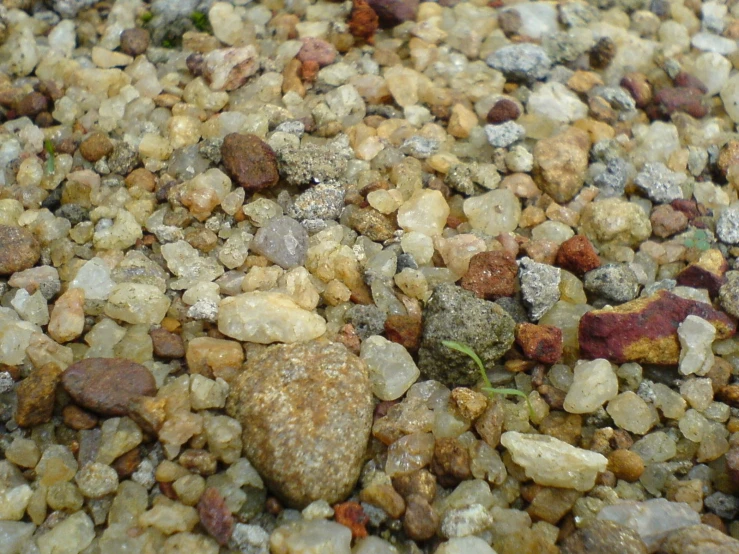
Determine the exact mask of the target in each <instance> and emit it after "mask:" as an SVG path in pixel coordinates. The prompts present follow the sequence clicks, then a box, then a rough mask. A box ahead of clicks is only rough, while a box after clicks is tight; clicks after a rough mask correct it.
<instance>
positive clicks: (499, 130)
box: [483, 121, 526, 148]
mask: <svg viewBox="0 0 739 554" xmlns="http://www.w3.org/2000/svg"><path fill="white" fill-rule="evenodd" d="M483 131H484V132H485V137H486V138H487V140H488V143H489V144H490V146H492V147H493V148H508V147H509V146H511V145H512V144H514V143H515V142H518V141H519V140H521V139H522V138H524V137H525V136H526V128H525V127H523V125H519V124H518V123H516V122H515V121H506V122H504V123H500V124H497V125H485V126H484V127H483Z"/></svg>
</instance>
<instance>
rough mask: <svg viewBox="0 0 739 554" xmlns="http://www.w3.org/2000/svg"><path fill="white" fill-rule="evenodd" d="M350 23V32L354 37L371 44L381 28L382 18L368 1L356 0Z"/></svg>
mask: <svg viewBox="0 0 739 554" xmlns="http://www.w3.org/2000/svg"><path fill="white" fill-rule="evenodd" d="M348 23H349V32H350V33H351V34H352V35H353V36H354V37H356V38H359V39H362V40H364V41H366V42H368V43H370V44H371V43H372V42H374V37H375V32H377V29H378V28H379V27H380V18H379V17H378V16H377V13H376V12H375V10H373V9H372V8H371V7H370V5H369V4H368V3H367V2H366V0H354V2H353V4H352V12H351V14H350V16H349V22H348Z"/></svg>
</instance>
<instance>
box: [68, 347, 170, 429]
mask: <svg viewBox="0 0 739 554" xmlns="http://www.w3.org/2000/svg"><path fill="white" fill-rule="evenodd" d="M62 386H63V387H64V390H66V391H67V393H68V394H69V396H71V397H72V399H73V400H74V401H75V402H76V403H77V404H79V405H80V406H82V407H83V408H87V409H88V410H91V411H93V412H96V413H99V414H102V415H108V416H120V415H126V414H127V413H128V406H129V403H130V402H131V400H133V399H134V398H136V397H138V396H153V395H154V394H156V390H157V389H156V383H155V382H154V377H153V376H152V374H151V372H150V371H149V370H148V369H147V368H146V367H144V366H143V365H141V364H137V363H135V362H132V361H130V360H124V359H121V358H87V359H85V360H80V361H79V362H76V363H74V364H72V365H71V366H69V367H68V368H67V369H66V370H65V371H64V373H63V374H62Z"/></svg>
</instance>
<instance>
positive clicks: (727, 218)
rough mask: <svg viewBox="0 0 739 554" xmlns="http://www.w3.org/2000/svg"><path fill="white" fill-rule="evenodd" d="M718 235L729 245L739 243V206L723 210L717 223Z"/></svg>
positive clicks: (733, 205) (734, 205) (731, 206)
mask: <svg viewBox="0 0 739 554" xmlns="http://www.w3.org/2000/svg"><path fill="white" fill-rule="evenodd" d="M716 234H717V235H718V238H719V239H721V240H722V241H723V242H725V243H727V244H738V243H739V204H732V205H730V206H728V207H727V208H724V209H723V210H721V213H720V215H719V216H718V221H717V222H716Z"/></svg>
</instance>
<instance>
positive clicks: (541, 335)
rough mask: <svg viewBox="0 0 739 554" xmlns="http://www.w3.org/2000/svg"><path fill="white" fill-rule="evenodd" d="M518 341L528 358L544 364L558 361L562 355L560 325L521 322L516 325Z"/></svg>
mask: <svg viewBox="0 0 739 554" xmlns="http://www.w3.org/2000/svg"><path fill="white" fill-rule="evenodd" d="M516 343H517V344H518V345H519V346H520V347H521V350H522V351H523V353H524V355H525V356H526V357H527V358H529V359H531V360H534V361H537V362H541V363H543V364H553V363H556V362H557V361H558V360H559V359H560V358H561V357H562V330H561V329H560V328H559V327H554V326H552V325H532V324H531V323H521V324H519V325H517V326H516Z"/></svg>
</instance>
